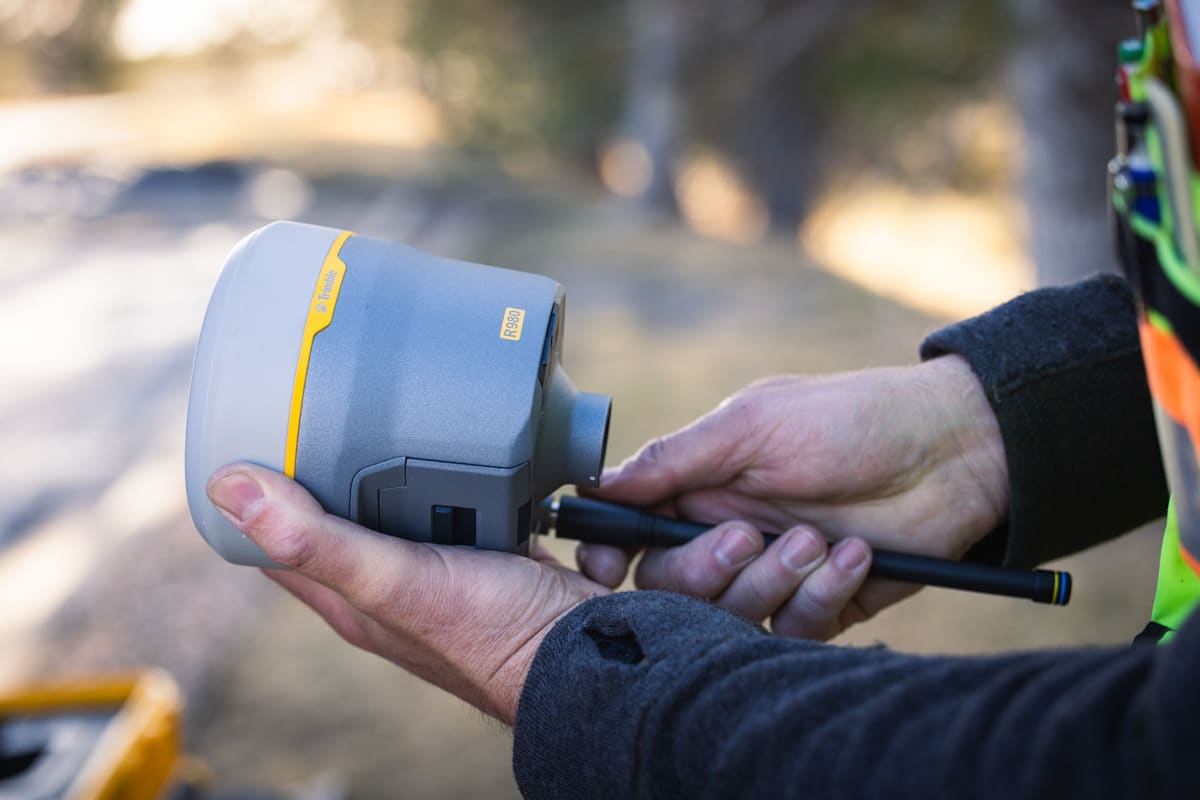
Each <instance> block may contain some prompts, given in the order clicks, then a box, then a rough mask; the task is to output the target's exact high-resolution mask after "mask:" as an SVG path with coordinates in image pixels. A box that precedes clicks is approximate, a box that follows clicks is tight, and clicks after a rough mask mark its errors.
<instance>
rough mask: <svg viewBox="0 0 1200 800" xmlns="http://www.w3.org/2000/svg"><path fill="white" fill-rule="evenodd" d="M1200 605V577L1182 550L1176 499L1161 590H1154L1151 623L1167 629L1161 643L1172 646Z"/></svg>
mask: <svg viewBox="0 0 1200 800" xmlns="http://www.w3.org/2000/svg"><path fill="white" fill-rule="evenodd" d="M1197 605H1200V577H1198V576H1197V575H1196V573H1195V572H1194V571H1192V568H1191V567H1190V566H1188V563H1187V561H1185V560H1184V558H1183V553H1182V552H1181V551H1180V549H1179V525H1178V523H1177V522H1176V519H1175V501H1174V498H1172V500H1171V503H1170V505H1168V506H1167V528H1166V530H1165V531H1164V532H1163V544H1162V553H1161V554H1160V555H1159V557H1158V586H1157V587H1156V588H1155V590H1154V609H1153V610H1152V611H1151V612H1150V619H1152V620H1154V621H1155V622H1157V623H1158V624H1159V625H1162V626H1163V627H1164V628H1166V629H1167V632H1166V633H1165V634H1163V636H1162V638H1161V639H1159V640H1158V643H1159V644H1165V643H1166V642H1169V641H1170V640H1171V639H1172V638H1173V637H1174V636H1175V631H1177V630H1179V628H1180V626H1181V625H1183V622H1184V620H1186V619H1187V618H1188V615H1189V614H1191V613H1192V611H1193V610H1194V609H1195V608H1196V606H1197Z"/></svg>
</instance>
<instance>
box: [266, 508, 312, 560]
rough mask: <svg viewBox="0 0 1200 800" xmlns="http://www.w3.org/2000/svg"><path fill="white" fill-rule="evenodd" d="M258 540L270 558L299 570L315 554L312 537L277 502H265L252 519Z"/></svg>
mask: <svg viewBox="0 0 1200 800" xmlns="http://www.w3.org/2000/svg"><path fill="white" fill-rule="evenodd" d="M252 527H253V529H254V531H255V532H256V533H258V534H259V540H258V541H259V544H260V545H261V546H262V548H263V550H264V551H265V552H266V554H267V555H268V556H270V558H271V560H272V561H274V562H275V563H277V564H282V565H283V566H285V567H288V568H290V569H294V570H296V571H301V572H302V571H303V570H304V568H305V567H307V566H309V565H310V564H311V563H312V561H313V559H314V558H315V556H316V552H317V547H316V543H315V542H314V540H313V537H312V536H310V535H309V532H308V531H307V530H305V529H304V528H302V527H301V526H298V525H295V524H294V523H293V522H292V521H291V520H290V519H289V518H288V516H287V515H286V514H285V513H283V512H282V511H281V510H280V509H278V508H276V507H274V506H270V505H268V506H266V507H265V508H263V509H262V511H260V512H259V514H258V515H257V516H256V517H255V519H254V520H253V522H252Z"/></svg>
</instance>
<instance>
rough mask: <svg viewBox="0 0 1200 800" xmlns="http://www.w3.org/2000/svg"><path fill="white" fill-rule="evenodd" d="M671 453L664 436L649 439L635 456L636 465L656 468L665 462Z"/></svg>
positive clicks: (667, 440)
mask: <svg viewBox="0 0 1200 800" xmlns="http://www.w3.org/2000/svg"><path fill="white" fill-rule="evenodd" d="M670 452H671V445H670V440H669V439H668V438H667V437H665V436H659V437H657V438H654V439H651V440H650V441H649V442H647V443H646V445H645V446H644V447H642V449H641V451H640V452H639V453H638V455H637V461H638V463H641V464H645V465H646V466H656V465H658V464H661V463H663V462H664V461H666V460H667V458H668V456H669V455H670Z"/></svg>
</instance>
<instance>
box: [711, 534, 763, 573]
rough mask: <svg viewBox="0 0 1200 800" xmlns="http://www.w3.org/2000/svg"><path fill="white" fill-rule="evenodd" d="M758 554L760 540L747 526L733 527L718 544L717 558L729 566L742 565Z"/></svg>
mask: <svg viewBox="0 0 1200 800" xmlns="http://www.w3.org/2000/svg"><path fill="white" fill-rule="evenodd" d="M757 554H758V542H756V541H755V540H754V537H753V536H751V535H750V534H749V533H748V532H747V531H746V529H745V528H733V529H732V530H730V531H727V532H726V533H725V535H724V536H722V537H721V541H720V543H719V544H718V545H717V552H716V556H717V560H718V561H720V562H721V563H722V564H724V565H725V566H727V567H740V566H742V565H743V564H745V563H747V562H748V561H749V560H750V559H752V558H754V556H756V555H757Z"/></svg>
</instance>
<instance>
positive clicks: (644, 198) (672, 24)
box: [622, 0, 687, 215]
mask: <svg viewBox="0 0 1200 800" xmlns="http://www.w3.org/2000/svg"><path fill="white" fill-rule="evenodd" d="M628 13H629V25H630V32H631V38H632V42H633V53H632V55H631V58H630V59H629V68H628V73H627V75H628V77H627V82H626V94H625V112H624V120H623V123H622V128H623V135H624V136H626V137H628V138H629V139H632V140H634V141H636V142H638V143H639V144H641V146H642V147H644V148H645V150H646V153H647V155H648V156H649V157H650V164H651V175H650V182H649V184H648V185H647V186H646V189H645V191H643V192H642V194H641V195H640V196H639V198H638V200H639V202H640V203H641V205H642V207H643V208H644V209H646V210H652V211H657V212H660V213H665V214H670V215H675V214H678V212H679V203H678V201H677V199H676V197H675V185H674V181H673V176H672V167H673V166H674V163H675V161H676V159H677V158H678V155H679V153H678V150H679V147H680V145H681V142H682V134H681V130H680V128H681V126H682V120H681V115H682V114H683V101H682V98H681V97H680V93H681V80H680V72H681V70H682V65H683V58H684V41H685V30H684V28H685V23H686V19H687V15H686V11H685V9H684V8H681V7H680V5H679V0H629V11H628Z"/></svg>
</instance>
